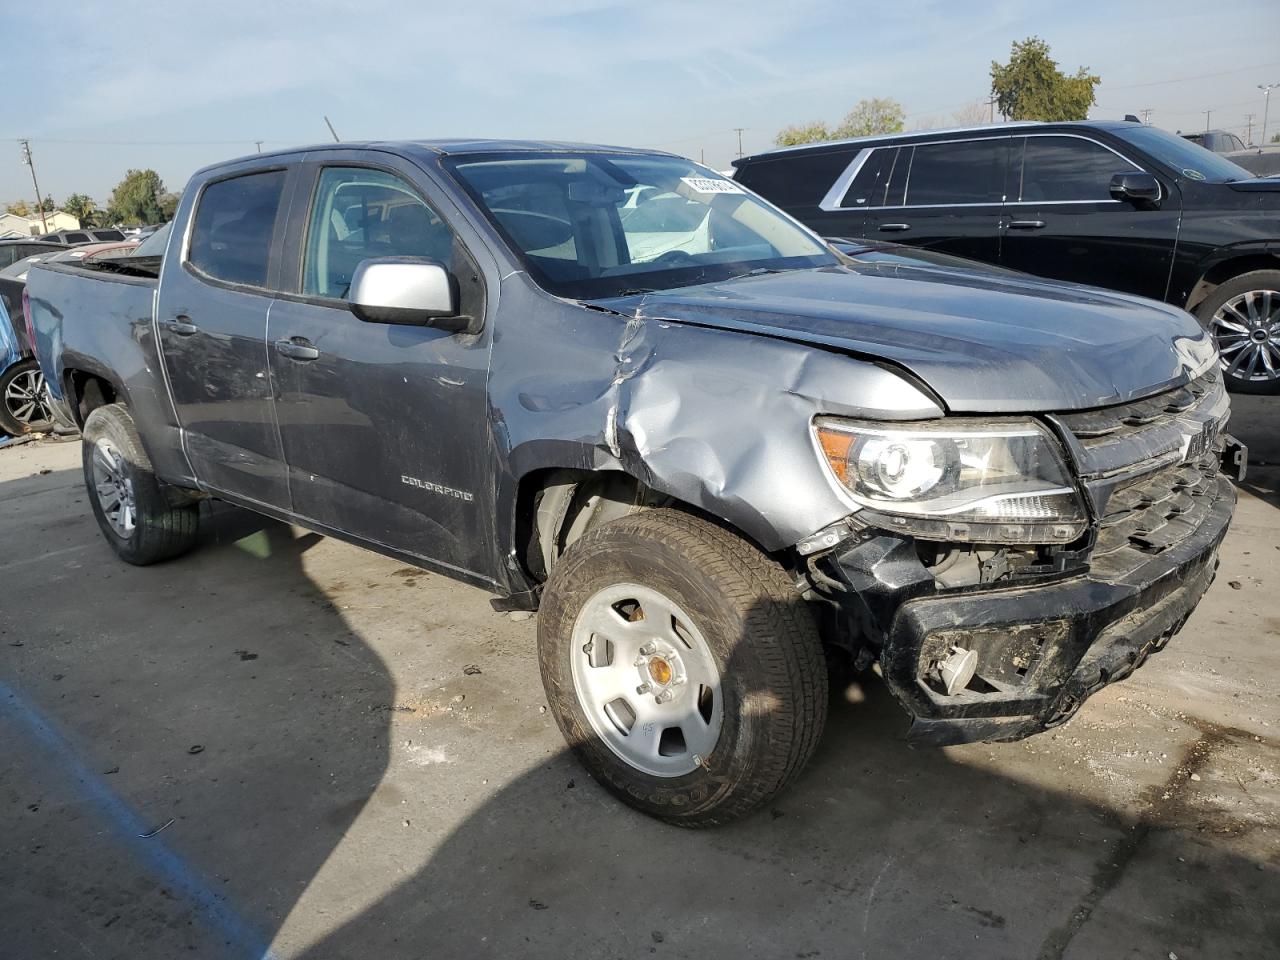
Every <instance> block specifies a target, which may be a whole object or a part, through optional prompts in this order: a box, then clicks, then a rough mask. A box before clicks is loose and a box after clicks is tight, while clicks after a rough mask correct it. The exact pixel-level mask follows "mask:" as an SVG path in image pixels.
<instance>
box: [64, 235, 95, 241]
mask: <svg viewBox="0 0 1280 960" xmlns="http://www.w3.org/2000/svg"><path fill="white" fill-rule="evenodd" d="M62 238H63V241H64V242H65V243H88V242H89V241H90V240H92V239H93V238H92V237H90V236H89V235H88V234H87V233H64V234H63V235H62Z"/></svg>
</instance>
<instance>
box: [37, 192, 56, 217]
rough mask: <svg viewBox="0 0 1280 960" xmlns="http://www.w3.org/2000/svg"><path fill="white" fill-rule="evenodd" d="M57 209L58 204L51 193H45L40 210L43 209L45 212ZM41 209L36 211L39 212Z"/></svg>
mask: <svg viewBox="0 0 1280 960" xmlns="http://www.w3.org/2000/svg"><path fill="white" fill-rule="evenodd" d="M57 209H58V205H57V204H56V203H54V202H53V197H52V196H50V195H49V194H45V197H44V199H43V200H41V201H40V210H43V211H44V212H45V213H53V211H55V210H57ZM40 210H37V211H36V213H39V212H40Z"/></svg>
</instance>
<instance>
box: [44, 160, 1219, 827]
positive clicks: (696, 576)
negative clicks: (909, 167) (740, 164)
mask: <svg viewBox="0 0 1280 960" xmlns="http://www.w3.org/2000/svg"><path fill="white" fill-rule="evenodd" d="M849 250H850V252H851V253H852V254H853V257H849V256H846V255H845V254H843V253H840V252H838V251H836V250H834V249H833V248H831V247H830V246H828V245H827V244H825V243H824V242H823V241H821V240H820V239H819V238H818V237H817V236H816V235H814V234H812V233H810V232H809V231H808V230H807V229H805V228H804V227H802V226H801V225H800V224H798V223H796V222H795V221H794V220H791V219H790V218H789V217H787V216H786V215H785V214H783V213H781V212H780V211H778V210H777V209H776V208H774V207H772V206H770V205H769V204H767V203H765V202H764V201H761V200H760V199H758V198H756V197H754V196H752V195H751V194H750V193H748V192H747V191H745V190H743V189H742V188H741V187H740V186H738V185H737V184H736V183H734V182H733V181H732V180H729V179H726V178H724V177H721V176H719V175H717V174H716V173H714V172H713V171H710V170H707V169H706V168H704V167H701V166H699V165H697V164H694V163H691V162H690V161H687V160H683V159H680V158H677V157H673V156H669V155H666V154H660V153H653V152H644V151H633V150H623V149H611V148H604V147H591V146H573V145H565V144H554V143H515V142H466V141H448V142H431V143H425V142H414V143H368V144H340V145H329V146H325V147H316V148H310V149H299V150H294V151H289V152H283V153H275V154H264V155H261V156H253V157H250V158H247V159H243V160H236V161H232V162H229V163H225V164H220V165H218V166H215V167H211V168H209V169H206V170H203V171H201V172H199V173H198V174H196V175H195V177H194V178H193V180H192V181H191V183H190V186H189V187H188V188H187V190H186V191H185V192H184V193H183V198H182V202H181V205H180V208H179V210H178V214H177V219H176V221H175V223H174V228H173V230H172V234H171V236H170V237H169V240H168V247H167V250H166V251H165V252H164V254H163V256H162V257H154V256H153V257H146V256H143V257H132V258H128V259H127V260H118V261H111V262H105V263H101V264H97V265H92V268H90V267H80V266H72V265H65V264H48V265H40V266H38V267H36V268H35V269H34V270H32V272H31V275H30V278H29V285H28V294H29V306H28V310H27V317H26V319H27V322H28V323H29V324H30V325H31V327H32V334H31V335H32V337H33V339H34V341H35V343H36V344H37V353H38V356H39V360H40V363H41V365H42V367H43V369H44V371H45V372H46V374H47V376H48V380H49V383H50V389H51V391H52V394H53V397H54V401H55V403H56V404H57V405H58V406H59V408H60V409H61V410H62V411H63V412H64V413H65V414H66V415H68V416H70V417H73V418H74V419H75V420H76V422H77V423H78V424H79V425H80V426H81V427H82V431H83V438H84V439H83V447H84V475H85V482H86V484H87V485H88V489H89V491H90V500H91V502H92V504H93V510H94V513H95V514H96V516H97V519H98V522H99V525H100V527H101V529H102V532H103V535H104V536H105V537H106V539H107V541H108V542H109V543H110V545H111V546H112V547H113V548H114V549H115V551H116V552H117V553H118V554H119V555H120V557H122V558H123V559H124V560H126V561H128V562H131V563H135V564H147V563H153V562H156V561H160V560H164V559H167V558H171V557H175V556H177V555H179V554H181V553H183V552H184V551H186V550H188V549H190V548H191V547H192V545H193V544H194V539H195V534H196V525H197V523H198V522H199V517H200V510H199V500H200V499H202V498H205V497H217V498H221V499H224V500H227V501H230V502H232V503H235V504H239V505H241V506H244V507H247V508H249V509H251V510H255V511H259V512H261V513H263V514H266V515H268V516H271V517H276V518H280V519H282V520H287V521H290V522H293V523H297V524H300V525H302V526H305V527H308V528H311V529H313V530H316V531H319V532H322V533H325V534H329V535H332V536H335V537H339V538H342V539H345V540H348V541H351V542H352V543H356V544H360V545H362V546H365V547H368V548H370V549H372V550H376V551H379V552H381V553H384V554H387V555H389V556H393V557H397V558H400V559H402V560H404V561H407V562H408V563H411V564H415V565H418V566H421V567H424V568H426V569H430V570H435V571H440V572H442V573H445V574H447V575H449V576H453V577H457V578H459V579H461V580H464V581H466V582H469V583H472V584H475V585H477V586H480V587H482V588H484V589H486V590H489V591H492V592H494V593H496V594H498V595H499V597H500V599H498V600H496V601H495V604H497V605H498V606H499V608H500V609H517V608H518V609H528V610H532V609H538V610H539V617H538V643H539V653H540V660H541V668H542V675H543V681H544V685H545V688H546V693H547V698H548V701H549V703H550V705H551V709H552V711H553V712H554V714H555V716H556V719H557V720H558V722H559V724H560V726H561V729H562V730H563V732H564V734H565V737H566V739H567V740H568V742H569V744H570V745H571V746H572V747H573V749H574V750H575V751H576V752H577V754H578V755H579V756H580V757H581V759H582V760H583V762H584V763H585V764H586V766H587V767H588V768H589V769H590V770H591V771H592V772H593V774H595V776H596V777H597V778H598V779H600V780H601V781H602V782H603V783H604V784H605V785H606V786H607V787H608V788H609V789H611V790H613V791H614V792H615V793H616V794H617V795H618V796H620V797H621V798H622V799H623V800H625V801H626V802H627V803H630V804H632V805H634V806H636V807H638V808H639V809H641V810H644V811H647V812H649V813H652V814H654V815H657V816H660V817H663V818H666V819H669V820H671V821H674V822H679V823H683V824H687V825H708V824H715V823H722V822H725V821H728V820H731V819H733V818H735V817H738V816H741V815H742V814H744V813H746V812H748V811H750V810H752V809H754V808H756V807H758V806H759V805H761V804H763V803H765V802H766V801H767V800H768V799H769V798H770V797H771V796H773V795H774V794H775V793H776V792H777V791H778V790H780V789H781V788H782V787H783V786H784V785H785V784H786V783H788V782H789V781H790V780H791V779H792V778H793V777H794V776H795V775H796V774H797V773H798V772H799V771H800V769H801V768H802V767H803V766H804V764H805V762H806V761H807V760H808V758H809V756H810V755H811V754H812V752H813V749H814V746H815V745H816V743H817V742H818V739H819V737H820V735H821V732H822V728H823V725H824V722H825V718H826V709H827V683H828V680H827V678H828V662H829V659H830V660H833V661H835V662H837V663H840V664H842V665H844V666H850V665H852V666H857V667H866V666H869V665H870V664H872V663H873V662H876V661H878V662H879V664H880V666H881V669H882V672H883V675H884V679H885V682H886V683H887V684H888V687H889V689H890V690H891V691H892V692H893V695H894V696H895V697H896V698H897V700H898V701H899V702H900V703H901V704H902V706H903V707H904V708H905V710H906V711H907V713H908V714H909V715H910V717H911V718H912V723H911V728H910V735H911V736H912V737H913V738H914V739H916V740H918V741H921V742H926V743H935V744H943V743H957V742H962V741H966V740H977V739H983V740H1010V739H1016V738H1019V737H1024V736H1027V735H1028V734H1032V733H1035V732H1037V731H1040V730H1043V729H1045V728H1047V727H1051V726H1054V725H1056V724H1060V723H1063V722H1064V721H1066V720H1067V719H1068V718H1070V717H1071V716H1072V714H1073V713H1074V712H1075V711H1076V709H1077V708H1078V707H1079V706H1080V704H1081V703H1082V702H1083V701H1084V699H1085V698H1086V697H1088V696H1089V694H1090V693H1091V692H1092V691H1093V690H1095V689H1096V688H1098V687H1099V686H1100V685H1102V684H1104V683H1107V682H1110V681H1113V680H1117V679H1120V678H1122V677H1124V676H1126V675H1127V674H1128V673H1129V672H1130V671H1132V670H1133V669H1134V668H1135V667H1137V666H1138V665H1139V664H1141V663H1142V662H1143V660H1144V659H1145V658H1146V657H1147V656H1148V654H1150V653H1152V652H1153V651H1157V650H1159V649H1161V648H1162V647H1163V646H1164V645H1165V643H1166V642H1167V641H1168V640H1169V638H1170V637H1171V636H1173V634H1174V633H1175V632H1176V631H1177V630H1178V628H1179V627H1180V626H1181V624H1182V623H1183V621H1184V620H1185V619H1186V617H1187V615H1188V614H1189V613H1190V612H1191V610H1192V608H1193V607H1194V606H1195V604H1196V603H1197V601H1198V600H1199V598H1200V596H1201V595H1202V594H1203V592H1204V591H1205V589H1206V588H1207V587H1208V586H1209V583H1210V581H1211V580H1212V578H1213V576H1214V571H1215V570H1216V567H1217V551H1218V545H1219V543H1220V542H1221V540H1222V538H1223V536H1224V535H1225V533H1226V530H1227V524H1228V521H1229V519H1230V517H1231V513H1232V508H1233V504H1234V503H1235V494H1234V491H1233V488H1232V486H1231V483H1230V482H1229V480H1228V479H1227V477H1226V476H1224V475H1223V473H1222V472H1221V469H1220V467H1221V464H1222V463H1223V459H1224V457H1226V458H1228V459H1231V461H1232V462H1233V463H1235V462H1238V460H1239V457H1240V455H1241V453H1242V451H1241V450H1240V449H1239V448H1238V446H1237V445H1235V444H1234V443H1233V442H1232V441H1231V440H1230V439H1229V438H1228V436H1227V434H1226V433H1225V427H1226V423H1227V417H1228V412H1229V410H1228V401H1227V395H1226V392H1225V390H1224V389H1223V381H1222V377H1221V374H1220V372H1219V370H1218V365H1217V352H1216V351H1215V349H1214V345H1213V340H1212V338H1211V337H1210V336H1209V335H1208V334H1207V333H1206V332H1205V331H1204V330H1203V329H1202V328H1201V327H1200V326H1199V324H1197V323H1196V321H1195V320H1194V319H1193V318H1192V317H1190V316H1189V315H1188V314H1186V313H1183V312H1182V311H1181V310H1177V309H1174V308H1172V307H1166V306H1162V305H1159V304H1154V303H1151V302H1149V301H1146V300H1142V299H1139V298H1137V297H1130V296H1125V295H1121V294H1112V293H1106V292H1102V291H1098V290H1091V289H1085V288H1081V287H1075V286H1071V285H1066V284H1060V283H1053V282H1048V281H1043V280H1036V279H1033V278H1030V277H1025V276H1020V275H1015V274H1012V273H1008V272H1005V271H999V270H989V269H986V268H981V267H978V266H975V265H968V266H966V265H964V264H957V263H956V262H954V261H952V260H951V259H950V258H947V257H941V256H938V257H933V256H932V255H929V256H925V257H918V258H913V257H912V256H902V255H901V254H900V253H895V252H894V251H892V250H877V249H874V248H867V247H863V248H852V247H851V248H849ZM158 602H160V601H159V600H158Z"/></svg>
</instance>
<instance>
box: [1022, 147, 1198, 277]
mask: <svg viewBox="0 0 1280 960" xmlns="http://www.w3.org/2000/svg"><path fill="white" fill-rule="evenodd" d="M1142 169H1143V168H1142V166H1141V165H1140V164H1138V163H1137V162H1135V161H1133V160H1130V159H1129V158H1128V157H1125V156H1124V155H1122V154H1121V153H1119V152H1118V151H1117V150H1114V149H1112V148H1111V147H1110V146H1107V145H1105V144H1103V143H1101V142H1099V141H1097V140H1094V139H1092V138H1090V137H1085V136H1082V135H1080V134H1066V133H1044V134H1028V135H1026V136H1020V137H1017V138H1016V142H1015V145H1014V149H1013V164H1012V167H1011V171H1010V172H1011V176H1010V178H1009V179H1010V183H1009V200H1008V202H1007V203H1006V205H1005V221H1004V230H1005V236H1004V241H1003V245H1002V256H1001V262H1002V264H1003V265H1004V266H1006V267H1010V268H1012V269H1014V270H1025V271H1026V272H1027V273H1034V274H1037V275H1039V276H1042V277H1052V278H1054V279H1055V280H1071V281H1074V282H1076V283H1088V284H1092V285H1094V286H1099V287H1107V288H1109V289H1112V290H1122V291H1124V292H1126V293H1136V294H1140V295H1142V296H1144V297H1153V298H1155V299H1157V300H1163V299H1164V297H1165V292H1166V290H1167V289H1168V285H1169V272H1170V269H1171V267H1172V264H1173V250H1174V244H1175V241H1176V239H1177V235H1178V217H1179V208H1180V204H1179V195H1178V193H1177V192H1176V191H1175V190H1173V189H1172V187H1171V185H1170V184H1168V183H1167V182H1165V181H1164V180H1163V178H1160V177H1159V176H1157V179H1160V181H1161V187H1162V190H1163V192H1164V196H1163V197H1162V199H1161V203H1160V205H1159V207H1158V208H1152V207H1150V206H1141V207H1140V206H1137V205H1135V204H1133V203H1129V202H1128V201H1121V200H1116V199H1114V198H1113V197H1112V196H1111V178H1112V177H1113V176H1114V175H1115V174H1117V173H1128V172H1133V171H1139V170H1142Z"/></svg>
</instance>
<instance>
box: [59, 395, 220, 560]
mask: <svg viewBox="0 0 1280 960" xmlns="http://www.w3.org/2000/svg"><path fill="white" fill-rule="evenodd" d="M81 450H82V454H83V456H82V459H83V462H84V482H85V486H86V487H88V488H89V502H90V503H91V504H92V506H93V515H94V516H95V517H96V518H97V520H98V527H99V528H100V529H101V530H102V535H103V536H104V537H106V539H107V543H109V544H111V548H112V549H113V550H115V552H116V553H117V554H118V555H119V557H120V559H122V560H124V561H126V562H127V563H132V564H136V565H138V566H146V565H148V564H152V563H159V562H160V561H161V560H168V559H170V558H171V557H176V556H178V555H179V554H182V553H186V552H187V551H188V550H190V549H191V547H192V546H194V545H195V541H196V525H197V520H198V517H199V507H198V506H197V504H195V503H194V502H190V503H181V502H178V503H175V502H174V501H173V500H172V499H171V496H170V493H169V491H168V490H166V488H165V487H164V486H163V485H162V484H161V483H160V481H159V480H158V479H156V475H155V474H154V473H153V472H152V469H151V460H150V459H149V458H148V457H147V454H146V451H145V450H143V449H142V443H141V441H140V440H139V439H138V431H137V429H136V428H135V427H134V424H133V417H131V416H130V415H129V411H128V410H127V409H126V408H125V407H123V406H122V405H120V404H118V403H112V404H108V405H107V406H103V407H98V408H97V409H95V410H94V411H93V412H92V413H90V414H89V417H88V419H86V420H85V424H84V430H83V432H82V433H81Z"/></svg>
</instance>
